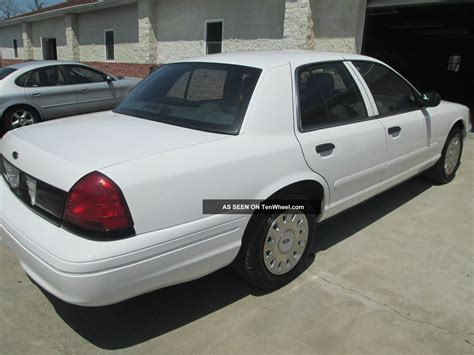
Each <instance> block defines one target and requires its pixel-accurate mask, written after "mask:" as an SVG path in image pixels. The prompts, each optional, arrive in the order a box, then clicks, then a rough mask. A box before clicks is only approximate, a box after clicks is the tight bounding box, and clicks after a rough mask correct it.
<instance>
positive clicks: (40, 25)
mask: <svg viewBox="0 0 474 355" xmlns="http://www.w3.org/2000/svg"><path fill="white" fill-rule="evenodd" d="M31 34H32V45H33V56H34V57H33V59H42V58H43V50H42V45H41V38H44V37H51V38H56V47H57V53H58V59H63V58H67V54H68V50H67V46H66V28H65V22H64V17H57V18H52V19H48V20H43V21H35V22H33V23H32V24H31Z"/></svg>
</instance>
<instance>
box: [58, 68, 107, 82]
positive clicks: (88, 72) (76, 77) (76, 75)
mask: <svg viewBox="0 0 474 355" xmlns="http://www.w3.org/2000/svg"><path fill="white" fill-rule="evenodd" d="M66 68H67V72H68V74H69V76H70V77H71V78H72V80H73V82H74V83H75V84H93V83H102V82H104V81H107V75H105V74H104V73H101V72H99V71H97V70H94V69H91V68H88V67H84V66H79V65H78V66H67V67H66Z"/></svg>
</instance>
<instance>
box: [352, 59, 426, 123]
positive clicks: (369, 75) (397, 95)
mask: <svg viewBox="0 0 474 355" xmlns="http://www.w3.org/2000/svg"><path fill="white" fill-rule="evenodd" d="M352 63H353V64H354V65H355V67H356V68H357V70H358V71H359V73H360V74H361V75H362V77H363V78H364V80H365V82H366V83H367V86H368V87H369V89H370V91H371V93H372V96H373V97H374V100H375V104H376V105H377V109H378V110H379V115H390V114H392V115H393V114H396V113H401V112H406V111H410V110H415V109H419V108H420V105H419V104H418V93H416V91H415V90H414V89H413V88H412V87H411V86H410V85H409V84H408V83H407V82H406V81H405V80H404V79H403V78H401V77H400V76H399V75H398V74H397V73H395V72H394V71H393V70H391V69H389V68H387V67H386V66H384V65H381V64H378V63H373V62H365V61H354V62H352Z"/></svg>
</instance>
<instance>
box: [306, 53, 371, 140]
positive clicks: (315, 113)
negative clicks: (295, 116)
mask: <svg viewBox="0 0 474 355" xmlns="http://www.w3.org/2000/svg"><path fill="white" fill-rule="evenodd" d="M298 90H299V100H300V117H301V118H300V119H301V128H302V129H303V131H309V130H314V129H318V128H322V127H328V126H334V125H339V124H345V123H352V122H357V121H360V120H363V119H366V118H367V110H366V107H365V104H364V100H363V98H362V95H361V93H360V91H359V88H358V87H357V85H356V83H355V81H354V79H353V78H352V76H351V75H350V73H349V71H348V70H347V68H346V67H345V65H344V64H343V63H340V62H337V63H319V64H312V65H309V66H305V67H301V68H300V69H299V70H298Z"/></svg>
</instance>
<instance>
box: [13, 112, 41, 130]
mask: <svg viewBox="0 0 474 355" xmlns="http://www.w3.org/2000/svg"><path fill="white" fill-rule="evenodd" d="M33 123H35V117H34V116H33V114H32V113H31V112H29V111H27V110H24V109H18V110H16V111H15V112H13V114H12V115H11V116H10V125H11V127H12V128H20V127H24V126H29V125H32V124H33Z"/></svg>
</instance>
